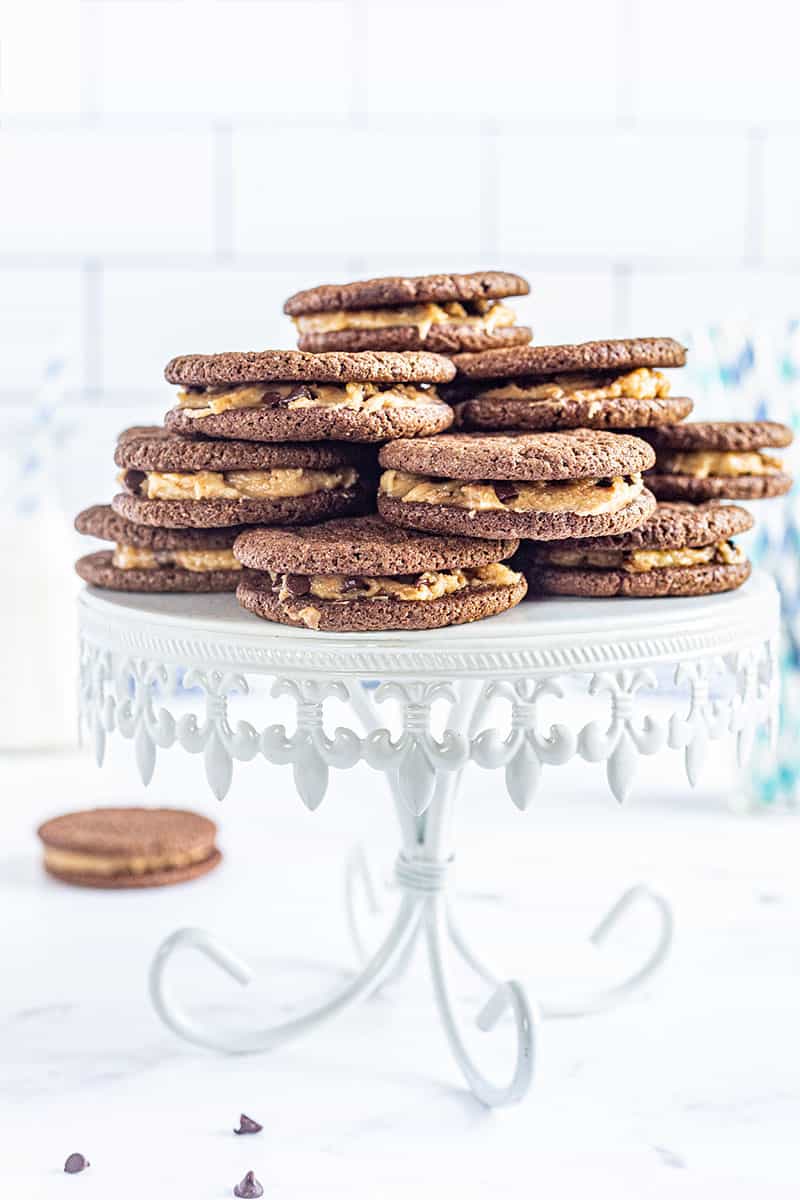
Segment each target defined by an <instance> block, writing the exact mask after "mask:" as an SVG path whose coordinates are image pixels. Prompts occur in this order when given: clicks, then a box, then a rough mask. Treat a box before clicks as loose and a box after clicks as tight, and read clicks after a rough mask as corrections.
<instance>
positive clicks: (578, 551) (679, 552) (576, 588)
mask: <svg viewBox="0 0 800 1200" xmlns="http://www.w3.org/2000/svg"><path fill="white" fill-rule="evenodd" d="M752 525H753V518H752V517H751V516H750V514H749V513H748V512H747V511H746V510H745V509H743V508H738V507H737V506H736V505H735V504H720V503H719V502H718V501H710V502H709V503H707V504H688V503H686V502H683V503H676V504H669V503H663V504H659V505H658V507H657V508H656V511H655V512H654V513H653V515H652V517H650V518H649V520H647V521H646V522H645V523H644V525H641V526H640V527H639V528H638V529H634V530H631V531H630V532H629V533H621V534H616V535H615V536H612V537H601V538H569V539H567V540H566V541H564V542H550V543H539V542H524V543H523V544H522V547H521V549H520V551H519V554H518V555H517V556H516V559H515V565H518V566H519V567H520V568H521V569H522V570H523V571H524V573H525V575H526V577H527V580H528V584H529V587H530V589H531V592H532V593H533V592H549V593H551V594H555V595H559V596H706V595H710V594H711V593H712V592H728V591H731V590H732V589H733V588H737V587H740V586H741V584H743V583H744V581H745V580H746V579H747V577H748V575H749V574H750V563H749V562H748V561H747V559H746V557H745V555H744V552H743V551H742V550H741V549H739V547H738V546H735V545H734V544H733V542H731V540H730V539H731V538H732V537H734V536H735V535H736V534H738V533H744V532H746V530H748V529H750V528H751V527H752Z"/></svg>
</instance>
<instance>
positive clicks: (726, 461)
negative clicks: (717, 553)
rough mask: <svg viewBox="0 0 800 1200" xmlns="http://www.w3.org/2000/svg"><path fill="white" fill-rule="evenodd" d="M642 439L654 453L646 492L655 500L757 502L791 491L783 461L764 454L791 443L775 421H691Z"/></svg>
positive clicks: (651, 432) (785, 430) (786, 430)
mask: <svg viewBox="0 0 800 1200" xmlns="http://www.w3.org/2000/svg"><path fill="white" fill-rule="evenodd" d="M642 436H643V437H647V439H648V441H650V442H651V443H652V445H653V446H654V447H655V451H656V465H655V468H654V469H653V471H651V472H650V473H649V474H648V476H647V486H648V487H649V488H652V490H653V492H655V494H656V496H658V498H659V500H693V501H698V500H714V499H721V500H760V499H762V498H764V497H767V496H782V495H783V494H784V492H788V491H789V489H790V487H791V486H792V477H791V475H788V474H787V473H786V472H785V471H784V469H783V463H782V462H781V460H780V459H779V458H776V457H775V455H773V454H767V453H765V448H766V447H769V448H772V447H775V446H788V445H789V444H790V443H791V441H792V439H793V434H792V431H791V429H789V428H788V426H786V425H779V424H778V423H777V422H776V421H692V422H689V423H687V424H686V425H676V426H674V427H673V428H669V429H658V430H655V429H651V430H644V431H643V432H642Z"/></svg>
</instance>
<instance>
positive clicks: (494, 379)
mask: <svg viewBox="0 0 800 1200" xmlns="http://www.w3.org/2000/svg"><path fill="white" fill-rule="evenodd" d="M453 361H454V362H455V364H456V366H457V367H458V370H459V377H458V378H457V379H456V381H455V382H454V383H453V384H450V385H449V386H448V387H447V388H446V389H445V390H444V393H443V394H444V395H445V398H446V399H448V400H449V401H450V402H451V403H452V404H453V405H454V406H455V409H456V423H457V424H458V425H459V426H460V427H461V428H464V429H480V430H505V429H520V430H528V429H530V430H535V429H543V430H547V429H581V428H584V429H635V428H637V427H644V426H651V425H670V424H674V423H675V422H676V421H682V420H683V419H684V417H687V416H688V415H689V413H690V412H691V411H692V401H691V400H689V399H687V398H686V397H685V396H672V395H670V387H671V384H670V381H669V379H668V378H667V376H666V375H665V374H664V372H663V370H662V369H660V368H663V367H676V366H682V365H683V363H684V362H685V361H686V352H685V350H684V348H683V346H681V345H680V344H679V343H678V342H675V341H673V340H672V338H626V339H622V340H617V341H608V342H584V343H583V344H581V345H574V346H518V347H514V348H513V349H510V350H493V351H489V352H488V353H486V354H460V355H457V356H456V358H455V359H454V360H453Z"/></svg>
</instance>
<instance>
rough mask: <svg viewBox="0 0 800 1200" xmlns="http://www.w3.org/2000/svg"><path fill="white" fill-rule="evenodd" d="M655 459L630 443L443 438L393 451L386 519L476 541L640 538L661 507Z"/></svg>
mask: <svg viewBox="0 0 800 1200" xmlns="http://www.w3.org/2000/svg"><path fill="white" fill-rule="evenodd" d="M654 457H655V456H654V453H653V451H652V448H651V447H650V446H649V445H648V444H647V442H644V441H642V440H641V439H640V438H635V437H630V436H628V435H626V434H612V433H606V432H604V431H594V430H586V429H574V430H569V431H566V432H562V433H518V434H477V433H476V434H444V435H441V436H439V437H434V438H419V439H415V440H413V441H412V440H404V441H398V442H391V443H390V444H389V445H388V446H384V447H383V449H382V450H381V452H380V455H379V461H380V463H381V465H382V466H383V467H384V468H386V470H384V472H383V475H382V476H381V480H380V486H379V492H378V511H379V512H380V513H381V515H382V516H383V517H384V518H385V519H386V520H387V521H389V522H390V523H392V524H395V525H401V526H404V527H407V528H412V529H424V530H428V531H431V532H440V533H453V534H461V535H467V536H469V535H472V536H474V537H490V538H491V537H525V538H537V539H544V540H549V539H551V538H566V537H584V536H588V537H592V536H600V535H603V534H610V533H619V532H623V531H625V530H628V529H634V528H635V527H636V526H637V525H640V524H641V523H642V522H643V521H644V520H646V519H647V517H648V516H649V515H650V514H651V512H652V510H653V509H654V507H655V500H654V499H653V497H652V495H651V494H650V492H648V491H647V490H646V489H645V488H644V487H643V484H642V475H641V472H642V471H643V470H646V469H647V467H649V466H651V465H652V463H653V460H654Z"/></svg>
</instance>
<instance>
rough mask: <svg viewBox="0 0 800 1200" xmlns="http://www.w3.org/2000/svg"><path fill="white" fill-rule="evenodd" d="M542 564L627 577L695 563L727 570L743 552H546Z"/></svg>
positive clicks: (719, 547)
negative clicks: (612, 571)
mask: <svg viewBox="0 0 800 1200" xmlns="http://www.w3.org/2000/svg"><path fill="white" fill-rule="evenodd" d="M542 561H543V562H544V563H546V564H547V565H548V566H554V567H599V568H601V569H606V570H608V569H617V570H620V571H625V572H627V573H628V574H631V575H638V574H641V573H642V572H643V571H659V570H663V568H665V567H693V566H696V565H697V564H699V563H722V564H724V565H726V566H730V565H732V564H734V563H743V562H744V561H745V555H744V551H743V550H740V549H739V547H738V546H734V544H733V542H717V544H716V545H715V546H700V547H690V546H684V547H681V548H680V549H676V550H630V551H627V550H602V549H598V550H559V549H558V548H557V547H555V548H554V549H552V550H548V551H547V553H546V554H545V555H544V556H543V558H542Z"/></svg>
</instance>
